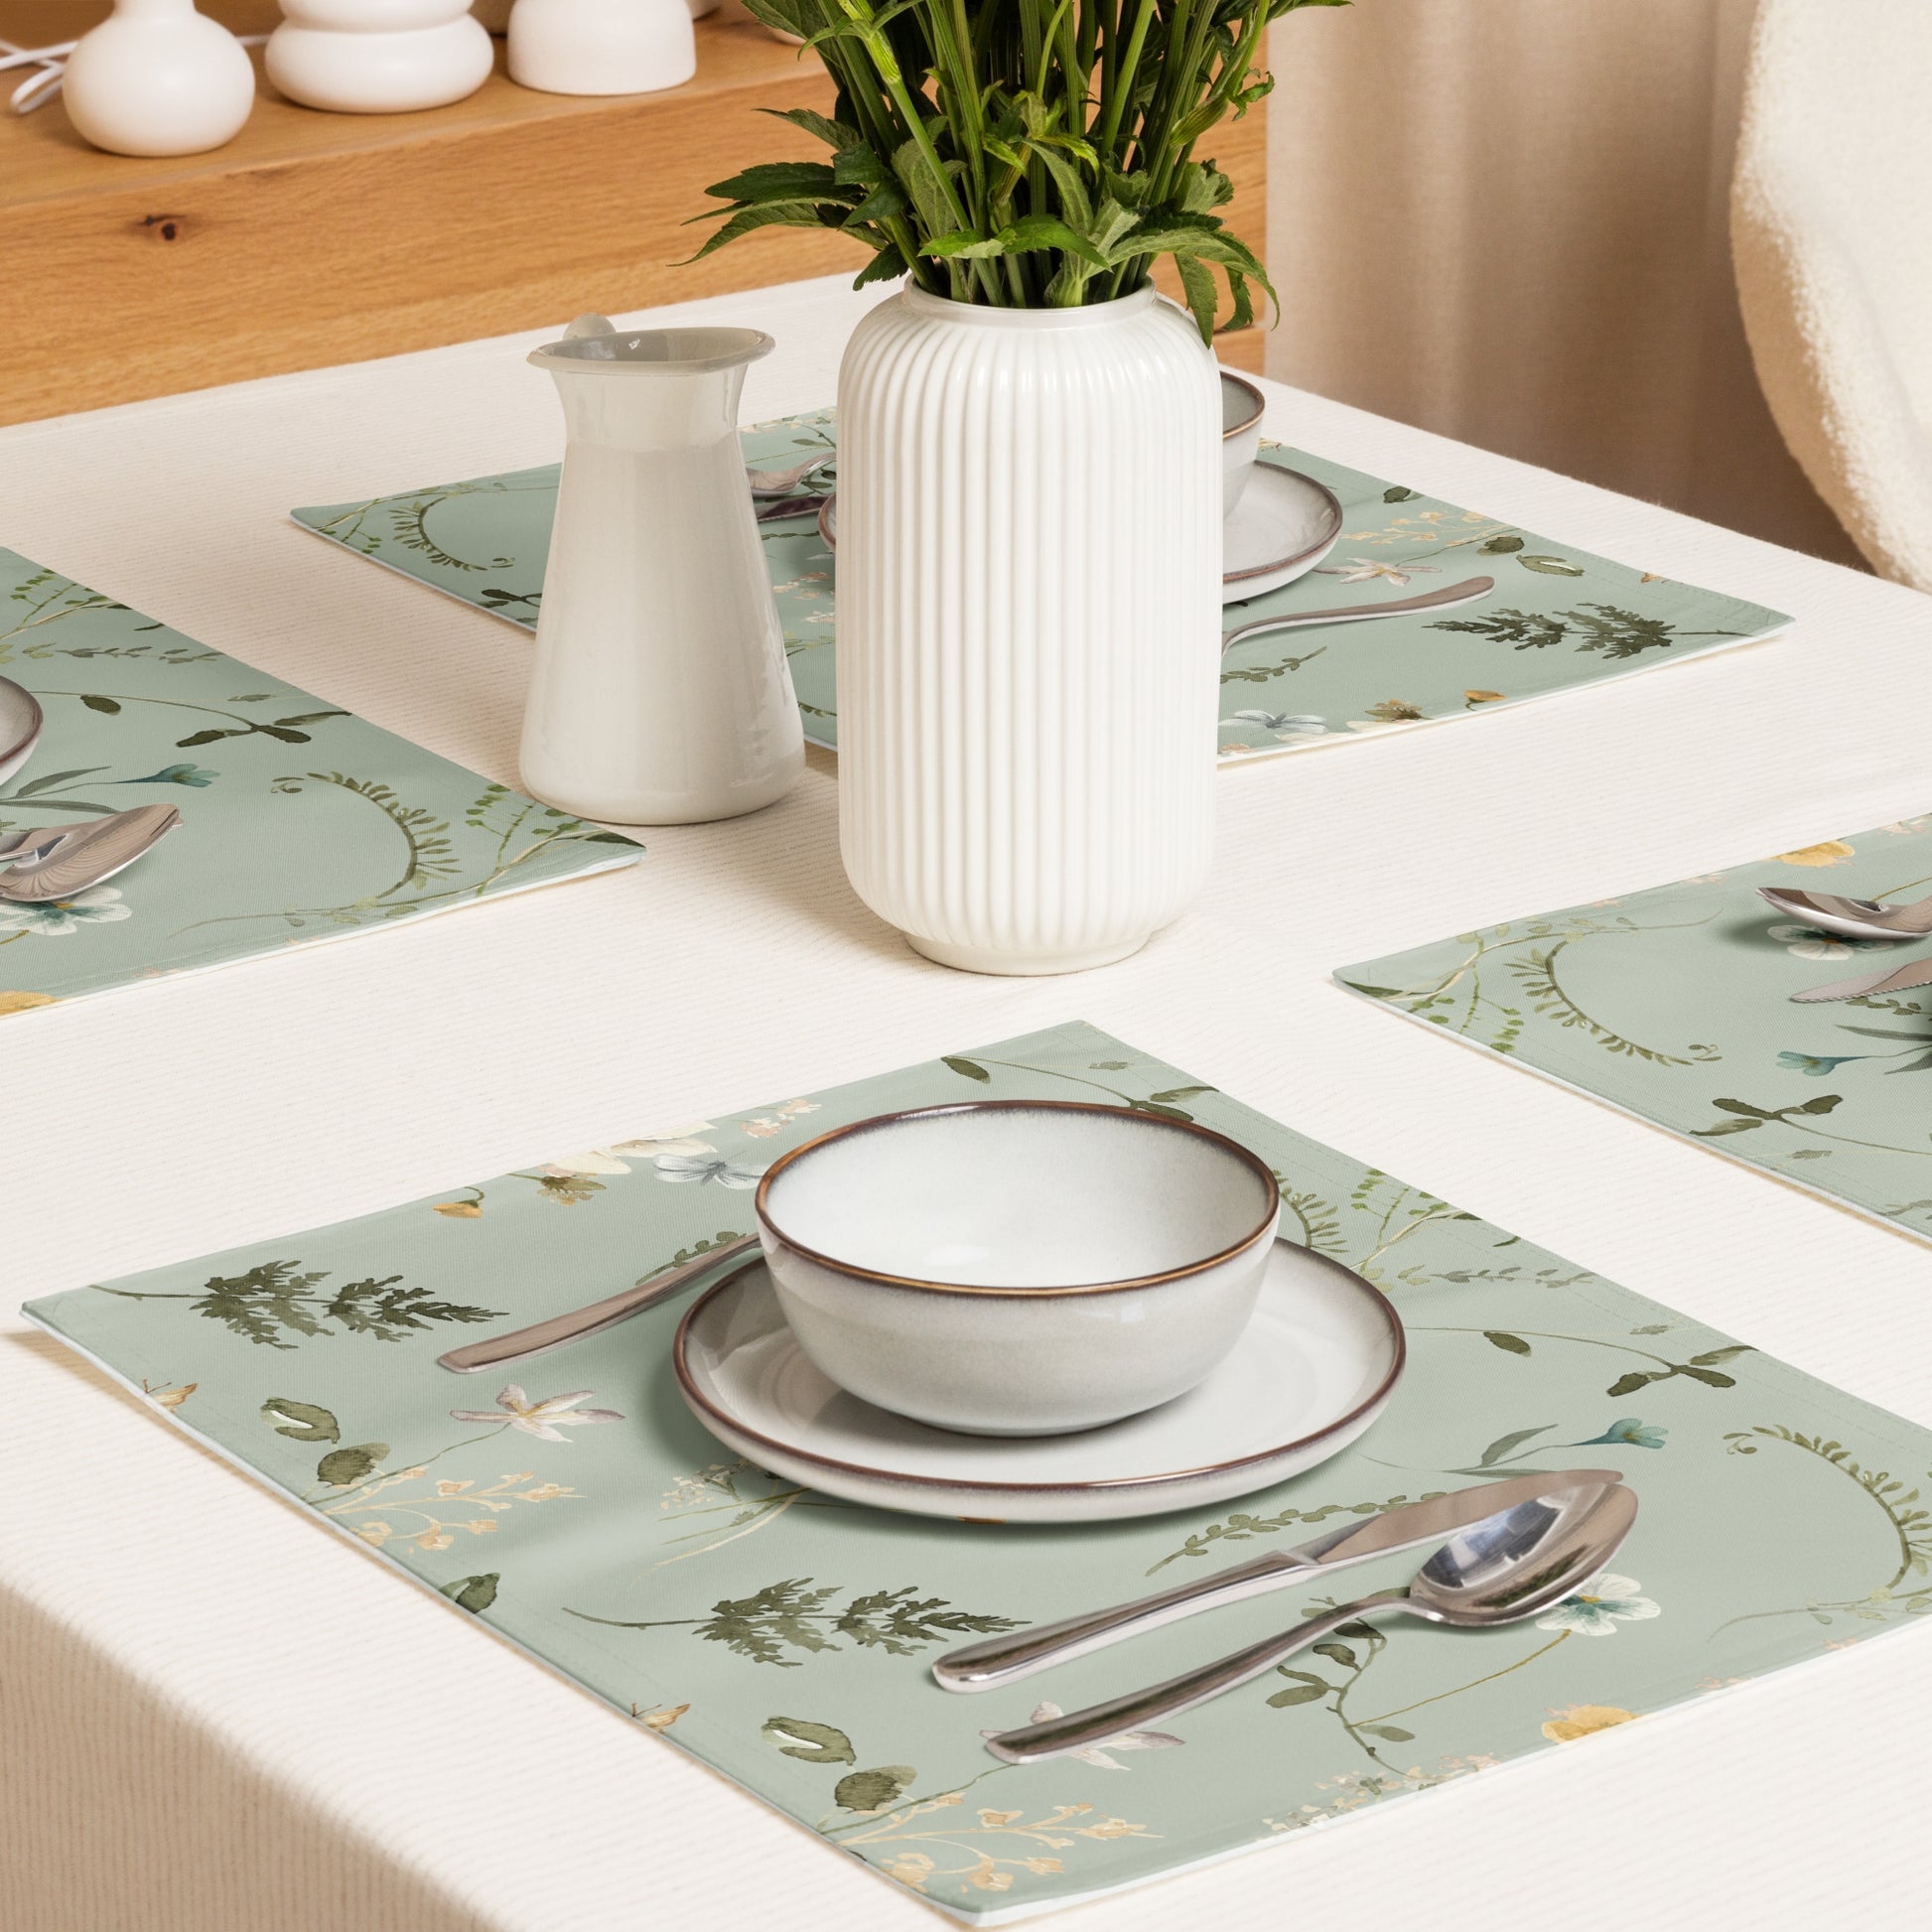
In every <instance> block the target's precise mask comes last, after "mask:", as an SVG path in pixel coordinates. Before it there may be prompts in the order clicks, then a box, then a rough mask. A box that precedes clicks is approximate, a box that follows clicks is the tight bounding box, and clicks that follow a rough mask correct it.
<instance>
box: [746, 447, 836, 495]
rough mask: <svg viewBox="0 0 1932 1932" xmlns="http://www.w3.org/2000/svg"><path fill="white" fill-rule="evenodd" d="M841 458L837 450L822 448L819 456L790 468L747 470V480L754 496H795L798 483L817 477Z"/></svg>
mask: <svg viewBox="0 0 1932 1932" xmlns="http://www.w3.org/2000/svg"><path fill="white" fill-rule="evenodd" d="M838 460H839V456H838V452H837V451H836V450H821V451H820V452H819V453H818V455H817V456H815V457H811V458H808V459H807V460H806V461H805V462H803V463H800V464H798V465H796V466H795V467H794V468H792V469H790V470H750V469H748V470H747V471H746V472H745V480H746V482H747V483H750V484H751V485H752V494H753V495H754V496H795V495H796V494H797V493H798V485H799V484H800V483H803V482H804V481H805V479H806V478H807V477H815V476H817V475H818V473H819V472H820V471H821V470H823V469H825V468H827V467H828V466H829V465H831V464H834V463H836V462H837V461H838Z"/></svg>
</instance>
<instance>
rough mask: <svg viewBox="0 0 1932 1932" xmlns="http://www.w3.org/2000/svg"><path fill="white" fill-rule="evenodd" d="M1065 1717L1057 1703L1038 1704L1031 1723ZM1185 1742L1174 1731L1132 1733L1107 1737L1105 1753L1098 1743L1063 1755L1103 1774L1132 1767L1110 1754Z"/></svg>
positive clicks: (992, 1732) (989, 1732) (986, 1732)
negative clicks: (1097, 1768)
mask: <svg viewBox="0 0 1932 1932" xmlns="http://www.w3.org/2000/svg"><path fill="white" fill-rule="evenodd" d="M1062 1715H1063V1714H1062V1713H1061V1711H1060V1707H1059V1706H1058V1705H1057V1704H1036V1705H1035V1706H1034V1715H1033V1717H1032V1718H1031V1719H1030V1720H1029V1723H1032V1724H1036V1725H1043V1724H1044V1723H1045V1722H1046V1721H1047V1719H1048V1718H1057V1717H1060V1716H1062ZM999 1734H1000V1733H999V1732H998V1731H997V1730H982V1731H981V1732H980V1735H981V1736H982V1737H997V1736H999ZM1185 1741H1186V1740H1185V1739H1184V1738H1180V1737H1176V1736H1174V1734H1173V1732H1172V1731H1168V1730H1130V1731H1128V1732H1126V1733H1125V1734H1124V1735H1123V1736H1120V1737H1110V1738H1108V1739H1107V1745H1106V1749H1105V1750H1103V1749H1101V1747H1100V1746H1099V1745H1098V1744H1094V1745H1090V1746H1089V1747H1088V1748H1087V1749H1086V1750H1083V1751H1066V1752H1063V1753H1062V1755H1064V1756H1066V1757H1077V1758H1078V1759H1079V1760H1080V1762H1081V1763H1082V1764H1092V1765H1097V1766H1098V1767H1099V1768H1100V1769H1101V1770H1103V1771H1126V1770H1129V1769H1131V1768H1132V1767H1131V1766H1130V1765H1126V1764H1120V1763H1117V1762H1116V1761H1115V1760H1114V1759H1113V1758H1112V1757H1110V1756H1109V1755H1108V1752H1109V1751H1161V1750H1166V1749H1167V1748H1168V1746H1169V1745H1170V1744H1180V1743H1184V1742H1185Z"/></svg>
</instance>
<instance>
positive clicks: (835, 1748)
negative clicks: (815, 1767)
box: [759, 1718, 859, 1764]
mask: <svg viewBox="0 0 1932 1932" xmlns="http://www.w3.org/2000/svg"><path fill="white" fill-rule="evenodd" d="M759 1736H760V1737H762V1738H763V1739H764V1741H765V1742H766V1743H767V1744H775V1745H776V1746H777V1747H778V1751H779V1754H780V1755H781V1756H784V1757H797V1758H803V1759H804V1761H805V1762H806V1763H807V1764H856V1763H858V1761H859V1759H858V1756H857V1755H856V1753H855V1752H854V1751H853V1748H852V1739H851V1738H850V1737H848V1736H847V1735H846V1734H845V1732H844V1731H842V1730H839V1729H837V1728H836V1727H835V1726H833V1725H818V1724H813V1723H812V1722H811V1721H810V1720H809V1719H807V1718H767V1719H765V1721H764V1723H763V1725H760V1726H759Z"/></svg>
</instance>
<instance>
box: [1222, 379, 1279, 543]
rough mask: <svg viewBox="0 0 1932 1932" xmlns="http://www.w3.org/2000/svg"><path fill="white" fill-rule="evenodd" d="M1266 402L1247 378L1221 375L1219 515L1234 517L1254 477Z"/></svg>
mask: <svg viewBox="0 0 1932 1932" xmlns="http://www.w3.org/2000/svg"><path fill="white" fill-rule="evenodd" d="M1267 408H1268V399H1267V397H1266V396H1264V395H1263V394H1262V393H1261V391H1260V390H1259V389H1257V388H1256V387H1255V385H1254V384H1253V383H1252V382H1250V381H1248V380H1247V379H1246V377H1244V376H1239V375H1234V374H1231V373H1230V372H1229V371H1228V370H1226V369H1223V370H1222V371H1221V515H1222V517H1223V519H1225V518H1227V517H1230V516H1232V515H1233V514H1234V506H1235V505H1236V504H1237V503H1238V502H1240V500H1241V492H1242V491H1243V490H1244V489H1246V488H1247V486H1248V479H1249V478H1250V477H1251V476H1253V475H1254V471H1255V458H1256V456H1257V455H1258V454H1259V453H1260V450H1261V419H1262V416H1263V415H1264V413H1265V412H1266V411H1267Z"/></svg>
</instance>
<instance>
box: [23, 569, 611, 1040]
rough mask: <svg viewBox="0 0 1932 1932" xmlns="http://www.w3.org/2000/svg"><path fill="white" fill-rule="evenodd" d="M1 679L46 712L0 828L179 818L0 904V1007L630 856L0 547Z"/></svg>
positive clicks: (547, 879)
mask: <svg viewBox="0 0 1932 1932" xmlns="http://www.w3.org/2000/svg"><path fill="white" fill-rule="evenodd" d="M0 677H6V678H9V679H11V680H12V681H13V682H14V683H16V684H19V685H22V686H24V687H25V688H26V689H27V690H29V691H31V692H32V693H33V694H34V696H35V697H36V698H37V699H39V700H40V703H41V709H42V711H43V713H44V714H45V721H46V722H45V724H44V725H43V727H42V731H41V738H40V743H39V745H38V746H37V747H36V749H35V752H34V755H33V757H32V758H31V759H29V760H28V762H27V763H26V765H25V766H24V767H23V768H22V769H21V770H19V771H18V772H16V773H15V774H14V776H13V778H12V779H11V780H10V781H9V782H8V783H7V784H6V785H4V786H0V834H5V833H8V832H16V831H39V830H42V829H44V828H50V827H54V826H59V825H69V824H77V823H81V822H84V821H85V820H87V819H91V818H100V817H104V816H106V815H107V814H109V813H112V812H120V811H126V810H128V809H129V808H131V807H133V806H136V805H147V804H156V803H161V804H173V805H177V806H179V807H180V810H181V814H182V823H181V825H180V826H178V827H177V828H176V829H175V830H174V831H173V832H171V833H169V834H168V835H167V836H166V837H165V838H163V839H162V841H161V842H160V844H159V845H157V846H156V847H155V848H154V850H153V851H152V852H150V853H148V854H146V855H145V856H144V857H143V858H141V859H140V860H139V861H138V862H137V863H136V864H135V865H133V866H132V867H130V868H129V869H128V870H127V871H125V872H123V873H121V874H119V875H117V876H116V878H115V879H114V880H113V882H112V883H111V884H109V885H101V886H94V887H90V888H88V889H87V890H86V891H84V892H80V893H75V894H74V895H73V896H72V897H69V898H65V899H57V900H54V901H51V902H48V903H40V904H17V903H13V902H11V901H5V900H0V1018H4V1017H6V1016H8V1015H11V1014H19V1013H28V1012H33V1011H36V1010H37V1009H40V1008H43V1007H49V1006H53V1005H55V1004H56V1003H57V1002H59V1001H62V1000H70V999H73V998H76V997H77V996H79V995H81V994H85V993H99V992H104V991H108V990H110V989H112V988H115V987H121V986H126V985H129V984H130V983H132V982H134V981H136V980H142V979H148V978H152V977H154V976H157V975H160V974H164V973H177V972H187V971H193V970H196V969H198V968H201V967H206V966H217V965H223V964H225V963H227V962H228V961H230V960H235V959H242V958H246V957H248V956H249V955H251V954H257V953H264V952H273V951H279V950H280V949H281V948H283V947H284V946H288V945H301V944H305V943H309V942H313V941H315V940H319V939H334V938H340V937H341V936H343V935H344V934H345V933H347V932H353V931H358V930H367V929H370V928H373V927H376V926H380V925H387V924H391V923H393V922H395V921H396V920H399V919H409V918H417V917H420V916H422V915H423V914H425V913H431V912H438V911H443V910H446V909H448V908H450V907H452V906H458V905H464V904H468V903H471V902H473V901H474V900H477V899H480V898H487V897H496V896H497V895H500V894H503V893H512V892H519V891H522V890H524V889H525V888H528V887H532V886H543V885H549V884H551V883H552V882H554V881H556V880H560V879H569V878H574V877H579V876H582V875H586V874H589V873H594V872H605V871H609V870H610V869H611V868H612V867H615V866H624V865H629V864H631V863H633V862H634V861H635V860H636V859H637V858H638V856H639V848H638V847H637V846H635V845H633V844H632V843H631V841H630V840H628V839H626V838H623V837H621V835H620V834H618V833H616V832H607V831H605V830H604V829H603V828H602V827H601V826H597V825H588V824H585V823H584V822H583V821H582V820H580V819H576V818H573V817H571V816H570V814H569V813H567V812H561V811H557V810H555V809H553V808H552V807H550V806H547V805H541V804H539V803H537V801H536V800H535V799H532V798H525V797H524V796H523V795H522V794H521V793H519V792H515V791H512V790H511V789H510V788H509V787H508V786H507V785H501V784H492V783H490V782H489V781H488V780H486V779H483V778H481V777H479V776H478V775H477V774H476V773H475V772H473V771H466V770H464V769H463V767H462V766H461V765H456V764H452V763H450V762H449V760H448V759H440V758H437V757H435V756H434V755H432V754H431V753H429V752H426V751H424V750H423V749H422V748H421V747H420V746H417V745H411V744H410V743H409V742H408V741H407V740H405V739H401V738H397V737H395V736H394V735H393V734H392V733H389V732H385V731H379V730H377V729H376V727H375V726H373V725H369V724H365V723H364V722H363V721H362V720H361V719H359V718H357V717H354V716H353V715H352V714H351V713H349V712H346V711H344V710H342V709H341V708H340V707H337V706H333V705H329V704H325V703H324V702H322V701H321V700H320V699H317V698H313V697H311V696H310V695H309V694H308V693H307V692H306V691H298V690H297V689H296V688H295V687H294V686H293V685H289V684H284V683H282V682H281V681H280V679H278V678H272V677H268V676H265V675H264V674H263V673H262V672H260V671H257V670H253V669H251V668H250V667H249V666H248V665H246V664H244V663H242V662H241V661H240V660H239V659H238V658H233V657H228V656H225V655H223V654H222V653H221V652H220V651H216V650H208V649H206V648H204V647H203V646H202V645H200V644H198V643H196V642H195V640H194V639H193V638H192V637H184V636H183V635H182V634H181V633H180V632H179V631H175V630H170V629H168V628H167V627H166V626H165V625H163V624H159V623H155V622H152V621H150V620H149V619H147V618H144V617H142V616H141V614H140V613H139V612H138V611H130V610H129V609H128V608H127V606H126V605H124V604H118V603H116V602H115V601H114V600H113V599H111V598H109V597H105V596H103V595H102V594H101V593H100V592H98V591H91V590H88V589H87V588H86V586H85V585H82V584H76V583H74V582H73V580H72V579H71V578H68V577H63V576H61V575H60V574H59V573H58V572H56V571H53V570H48V569H46V568H44V567H42V566H40V565H37V564H33V563H30V562H29V561H28V560H27V559H26V558H24V557H19V556H16V555H15V554H14V553H13V552H12V551H9V550H0Z"/></svg>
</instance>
